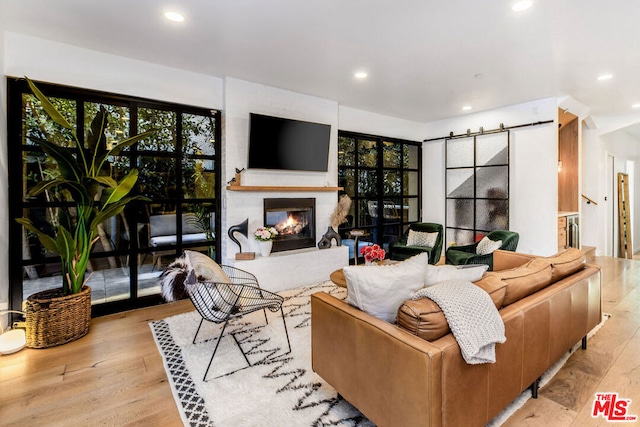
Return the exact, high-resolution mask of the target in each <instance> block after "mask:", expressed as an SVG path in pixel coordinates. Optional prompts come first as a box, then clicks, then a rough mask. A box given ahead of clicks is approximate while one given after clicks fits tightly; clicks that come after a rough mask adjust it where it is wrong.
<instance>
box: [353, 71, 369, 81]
mask: <svg viewBox="0 0 640 427" xmlns="http://www.w3.org/2000/svg"><path fill="white" fill-rule="evenodd" d="M353 76H354V77H355V78H356V79H366V78H367V76H368V74H367V73H366V71H358V72H356V73H354V74H353Z"/></svg>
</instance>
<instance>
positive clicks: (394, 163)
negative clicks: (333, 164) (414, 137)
mask: <svg viewBox="0 0 640 427" xmlns="http://www.w3.org/2000/svg"><path fill="white" fill-rule="evenodd" d="M421 158H422V150H421V143H419V142H414V141H405V140H399V139H393V138H384V137H380V136H372V135H363V134H358V133H353V132H344V131H340V132H339V133H338V182H339V185H340V186H343V187H344V189H345V190H344V191H345V193H346V194H348V195H349V196H350V197H351V199H352V205H351V211H350V213H349V216H348V218H347V219H348V221H347V223H345V224H343V226H342V227H340V233H341V235H342V237H343V238H345V239H349V238H350V231H351V230H353V229H361V230H364V231H365V233H366V236H365V237H363V238H361V239H359V240H360V242H359V244H360V245H365V244H373V243H377V244H379V245H380V246H383V247H384V248H385V249H388V245H389V243H391V242H393V241H394V240H396V239H398V238H399V237H400V236H401V235H402V233H403V232H404V231H405V230H406V228H407V227H408V225H409V224H411V223H413V222H417V221H420V197H421V186H420V181H421V180H420V176H421Z"/></svg>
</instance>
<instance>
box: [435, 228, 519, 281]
mask: <svg viewBox="0 0 640 427" xmlns="http://www.w3.org/2000/svg"><path fill="white" fill-rule="evenodd" d="M487 237H488V238H489V239H491V240H493V241H494V242H496V241H498V240H502V245H500V247H499V248H498V249H502V250H505V251H512V252H515V250H516V248H517V247H518V239H519V238H520V235H519V234H518V233H516V232H515V231H508V230H495V231H491V232H490V233H489V234H487ZM478 243H480V242H476V243H474V244H472V245H464V246H451V247H449V249H447V252H446V255H445V256H446V262H447V264H454V265H466V264H486V265H488V266H489V271H493V253H490V254H488V255H478V254H476V248H477V247H478Z"/></svg>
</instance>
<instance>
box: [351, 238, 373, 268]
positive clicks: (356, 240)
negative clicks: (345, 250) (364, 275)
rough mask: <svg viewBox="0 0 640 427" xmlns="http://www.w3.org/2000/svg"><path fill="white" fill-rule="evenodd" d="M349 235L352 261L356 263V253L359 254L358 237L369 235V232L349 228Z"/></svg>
mask: <svg viewBox="0 0 640 427" xmlns="http://www.w3.org/2000/svg"><path fill="white" fill-rule="evenodd" d="M349 236H350V237H353V263H354V264H355V265H358V255H360V248H358V239H359V238H360V237H369V233H367V232H364V233H363V232H362V230H361V231H355V232H354V230H351V231H349Z"/></svg>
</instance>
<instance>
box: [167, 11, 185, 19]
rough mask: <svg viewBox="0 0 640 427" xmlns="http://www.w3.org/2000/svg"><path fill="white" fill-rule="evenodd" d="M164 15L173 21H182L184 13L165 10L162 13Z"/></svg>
mask: <svg viewBox="0 0 640 427" xmlns="http://www.w3.org/2000/svg"><path fill="white" fill-rule="evenodd" d="M164 17H165V18H167V19H168V20H169V21H173V22H182V21H184V15H182V14H181V13H178V12H174V11H171V10H169V11H167V12H165V13H164Z"/></svg>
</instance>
